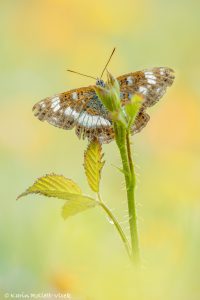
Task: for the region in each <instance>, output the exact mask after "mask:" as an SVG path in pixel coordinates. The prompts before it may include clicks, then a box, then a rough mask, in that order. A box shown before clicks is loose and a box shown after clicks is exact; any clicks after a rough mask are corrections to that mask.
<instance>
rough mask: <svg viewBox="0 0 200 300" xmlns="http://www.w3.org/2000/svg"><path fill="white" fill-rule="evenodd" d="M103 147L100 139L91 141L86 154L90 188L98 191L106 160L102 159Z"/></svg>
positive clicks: (85, 165) (85, 160)
mask: <svg viewBox="0 0 200 300" xmlns="http://www.w3.org/2000/svg"><path fill="white" fill-rule="evenodd" d="M102 157H103V154H102V147H101V144H100V143H99V142H98V140H96V139H95V140H93V141H91V142H90V144H89V146H88V148H87V150H86V151H85V155H84V168H85V174H86V177H87V180H88V184H89V186H90V188H91V189H92V190H93V191H94V192H96V193H98V192H99V183H100V179H101V171H102V168H103V166H104V163H105V161H102Z"/></svg>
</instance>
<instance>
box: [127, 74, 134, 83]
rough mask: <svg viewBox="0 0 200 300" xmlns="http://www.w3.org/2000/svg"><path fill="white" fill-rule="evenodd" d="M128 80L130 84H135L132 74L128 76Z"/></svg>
mask: <svg viewBox="0 0 200 300" xmlns="http://www.w3.org/2000/svg"><path fill="white" fill-rule="evenodd" d="M127 82H128V85H131V84H133V77H132V76H128V77H127Z"/></svg>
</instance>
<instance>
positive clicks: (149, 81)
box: [147, 79, 156, 84]
mask: <svg viewBox="0 0 200 300" xmlns="http://www.w3.org/2000/svg"><path fill="white" fill-rule="evenodd" d="M147 82H148V83H150V84H156V81H155V80H154V79H147Z"/></svg>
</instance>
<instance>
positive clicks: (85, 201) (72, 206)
mask: <svg viewBox="0 0 200 300" xmlns="http://www.w3.org/2000/svg"><path fill="white" fill-rule="evenodd" d="M72 198H73V199H71V200H72V201H66V203H65V204H64V206H63V208H62V217H63V218H64V219H66V218H68V217H70V216H73V215H75V214H77V213H79V212H82V211H84V210H86V209H88V208H92V207H95V206H96V205H98V202H97V201H96V200H94V199H92V198H90V197H87V196H83V195H76V197H72ZM68 200H70V199H68Z"/></svg>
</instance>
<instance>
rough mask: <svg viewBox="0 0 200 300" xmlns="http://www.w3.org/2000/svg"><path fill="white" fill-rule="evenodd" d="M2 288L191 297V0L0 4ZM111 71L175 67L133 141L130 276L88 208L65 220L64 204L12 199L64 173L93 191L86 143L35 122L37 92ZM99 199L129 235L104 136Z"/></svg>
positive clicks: (198, 129) (194, 15)
mask: <svg viewBox="0 0 200 300" xmlns="http://www.w3.org/2000/svg"><path fill="white" fill-rule="evenodd" d="M0 6H1V9H0V35H1V46H0V61H1V63H0V65H1V67H0V74H1V75H0V76H1V80H0V94H1V96H0V143H1V148H0V164H1V172H0V183H1V184H0V186H1V188H0V193H1V197H0V199H1V209H0V290H1V292H2V294H3V293H5V292H50V291H53V292H66V291H68V292H71V293H72V294H73V295H76V296H77V295H78V296H79V299H139V300H140V299H182V300H184V299H199V297H200V288H199V277H200V265H199V253H200V202H199V200H200V199H199V197H200V183H199V179H200V173H199V170H200V155H199V153H200V121H199V119H200V118H199V112H200V101H199V96H200V84H199V78H200V69H199V66H200V65H199V61H200V60H199V52H200V34H199V28H200V18H199V11H200V2H199V1H195V0H193V1H189V0H177V1H162V0H160V1H156V0H148V1H147V0H140V1H137V0H130V1H129V0H124V1H121V2H120V1H114V0H108V1H105V0H102V1H100V2H95V1H92V0H85V1H80V0H73V1H72V0H68V1H67V0H57V1H55V0H54V1H53V0H46V1H45V0H40V1H37V0H36V1H35V0H34V1H33V0H29V1H20V0H16V1H9V0H8V1H1V3H0ZM114 46H116V47H117V51H116V54H115V56H114V57H113V59H112V61H111V63H110V66H109V70H110V72H111V73H112V74H113V75H115V76H119V75H121V74H123V73H127V72H130V71H134V70H139V69H143V68H147V67H154V66H169V67H172V68H173V69H174V70H175V71H176V80H175V83H174V85H173V86H172V87H171V88H170V89H169V90H168V92H167V94H166V95H165V96H164V98H163V99H162V100H161V101H160V102H159V103H158V104H157V105H156V106H155V107H153V108H151V109H149V113H150V116H151V121H150V122H149V124H148V126H147V127H146V128H145V129H144V130H143V131H142V132H141V133H140V134H138V135H136V136H135V137H134V139H133V144H134V160H135V164H136V170H137V176H138V183H137V192H136V193H137V211H138V226H139V233H140V248H141V256H142V270H141V271H140V272H138V273H137V272H136V271H135V272H133V271H132V270H131V268H130V266H129V262H128V259H127V257H126V253H125V251H124V248H123V245H122V244H121V241H120V239H119V237H118V235H117V233H116V232H115V229H114V227H113V225H112V224H110V223H109V221H108V220H107V219H106V218H105V216H104V215H103V213H102V212H101V211H99V210H98V209H93V210H90V211H87V212H85V213H83V214H79V215H77V216H75V217H73V218H70V219H68V220H67V221H64V220H63V219H62V218H61V216H60V211H61V206H62V204H63V202H62V200H56V199H45V198H43V197H39V196H38V197H37V196H29V197H27V198H23V199H21V200H20V201H18V202H17V201H16V200H15V199H16V196H17V195H18V194H19V193H21V192H22V191H24V190H25V189H26V187H28V186H30V185H31V184H32V183H33V181H34V180H35V178H37V177H39V176H41V175H44V174H46V173H50V172H55V173H58V174H64V175H65V176H66V177H69V178H72V179H73V180H74V181H76V182H77V183H79V185H80V186H81V187H82V189H83V190H84V191H85V192H86V193H87V194H91V192H90V191H89V188H88V186H87V182H86V179H85V175H84V170H83V166H82V164H83V153H84V150H85V148H86V146H87V142H86V141H79V140H78V139H77V137H76V136H75V134H74V131H64V130H61V129H57V128H55V127H53V126H50V125H49V124H47V123H41V122H39V121H38V120H37V119H36V118H34V116H33V114H32V111H31V109H32V106H33V105H34V103H35V102H37V101H39V100H40V99H42V98H44V97H46V96H51V95H53V94H55V93H58V92H63V91H66V90H69V89H71V88H76V87H81V86H87V85H90V84H93V83H94V82H93V81H92V79H88V78H84V77H79V76H78V75H77V76H76V75H74V74H70V73H67V72H66V69H67V68H71V69H74V70H78V71H80V72H84V73H86V74H91V75H95V76H98V74H100V72H101V70H102V68H103V66H104V64H105V62H106V60H107V58H108V56H109V54H110V52H111V50H112V48H113V47H114ZM103 150H104V152H105V159H106V166H105V168H104V172H103V178H102V185H101V189H102V196H103V198H104V199H105V201H107V203H108V205H109V206H110V207H112V208H114V210H113V211H114V213H115V214H116V215H117V216H118V218H119V220H120V221H121V222H123V226H124V228H125V230H127V223H126V221H127V216H126V215H127V212H126V202H125V200H126V198H125V190H124V183H123V180H122V176H121V174H120V173H119V172H118V171H117V170H116V169H115V168H114V167H113V165H117V166H119V165H120V159H119V155H118V151H117V148H116V146H115V144H114V142H113V143H111V144H109V145H105V146H104V147H103Z"/></svg>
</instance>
